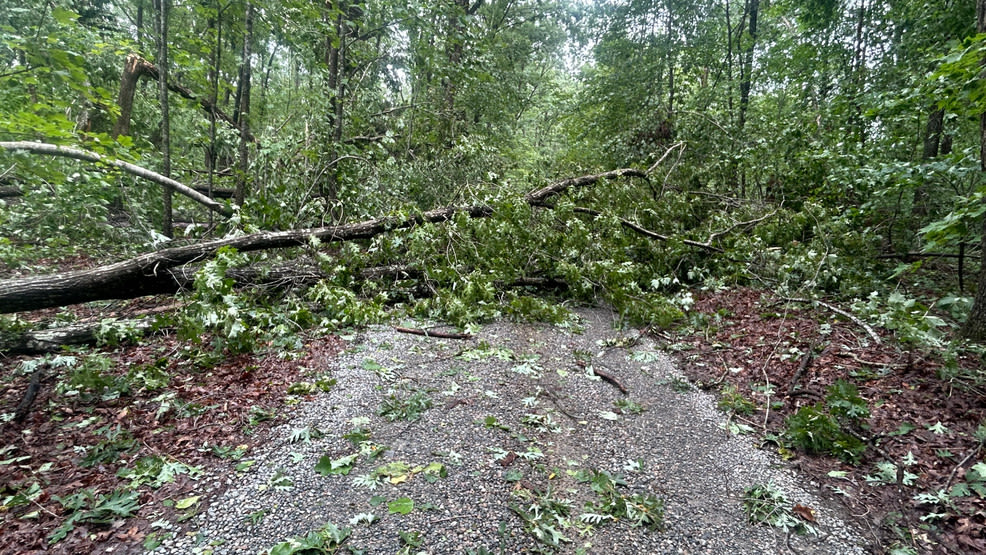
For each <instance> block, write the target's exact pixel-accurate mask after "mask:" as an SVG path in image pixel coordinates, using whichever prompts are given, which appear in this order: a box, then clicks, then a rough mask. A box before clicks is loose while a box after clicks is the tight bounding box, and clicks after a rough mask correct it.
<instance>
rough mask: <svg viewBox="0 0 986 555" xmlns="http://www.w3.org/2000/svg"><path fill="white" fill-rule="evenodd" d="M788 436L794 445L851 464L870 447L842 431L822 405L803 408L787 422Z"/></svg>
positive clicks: (785, 432) (785, 433)
mask: <svg viewBox="0 0 986 555" xmlns="http://www.w3.org/2000/svg"><path fill="white" fill-rule="evenodd" d="M784 437H785V438H787V440H788V441H790V442H791V445H792V446H793V447H795V448H797V449H801V450H803V451H806V452H808V453H812V454H829V455H834V456H836V457H838V458H840V459H842V460H843V461H846V462H850V463H853V464H855V463H857V462H859V458H860V457H861V456H862V455H863V452H864V451H866V444H865V443H863V442H862V441H860V440H859V439H858V438H856V437H855V436H852V435H850V434H848V433H846V432H844V431H843V430H842V428H840V427H839V424H838V423H837V422H836V421H835V419H833V418H832V417H831V416H830V415H829V414H828V413H826V412H825V411H824V410H822V407H821V405H820V404H817V403H816V404H814V405H810V406H805V407H801V408H800V409H798V412H796V413H794V414H793V415H791V416H789V417H788V418H787V420H786V429H785V430H784Z"/></svg>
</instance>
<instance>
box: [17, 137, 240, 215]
mask: <svg viewBox="0 0 986 555" xmlns="http://www.w3.org/2000/svg"><path fill="white" fill-rule="evenodd" d="M0 148H2V149H6V150H26V151H28V152H30V153H32V154H44V155H48V156H62V157H64V158H72V159H73V160H83V161H85V162H95V163H97V164H107V165H109V166H114V167H116V168H119V169H121V170H123V171H125V172H127V173H129V174H132V175H136V176H137V177H142V178H144V179H146V180H148V181H153V182H154V183H157V184H158V185H161V186H164V187H167V188H168V189H171V190H173V191H175V192H176V193H179V194H182V195H185V196H186V197H188V198H190V199H192V200H194V201H195V202H197V203H199V204H201V205H203V206H205V207H206V208H208V209H209V210H212V211H213V212H216V213H218V214H222V215H223V216H226V217H227V218H228V217H230V216H232V215H233V211H232V210H231V209H230V208H229V207H227V206H226V205H225V204H221V203H218V202H216V201H215V200H213V199H211V198H209V197H207V196H205V195H203V194H202V193H200V192H198V191H196V190H195V189H192V188H191V187H188V186H186V185H184V184H182V183H179V182H178V181H175V180H174V179H171V178H170V177H165V176H163V175H161V174H159V173H155V172H152V171H151V170H149V169H147V168H142V167H140V166H138V165H135V164H131V163H130V162H124V161H123V160H116V159H113V158H106V157H104V156H102V155H100V154H97V153H95V152H90V151H88V150H80V149H77V148H71V147H67V146H61V145H53V144H48V143H32V142H27V141H14V142H6V141H4V142H0Z"/></svg>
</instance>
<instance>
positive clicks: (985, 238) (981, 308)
mask: <svg viewBox="0 0 986 555" xmlns="http://www.w3.org/2000/svg"><path fill="white" fill-rule="evenodd" d="M976 32H978V33H980V34H982V33H986V0H978V1H977V2H976ZM980 64H981V65H986V60H981V61H980ZM979 169H980V171H983V172H986V110H984V111H983V112H982V113H981V114H980V116H979ZM981 232H982V237H981V238H980V243H979V245H980V247H979V248H980V251H981V252H983V253H986V217H983V222H982V230H981ZM962 335H963V336H964V337H966V338H968V339H972V340H975V341H983V340H986V260H982V262H981V266H980V268H979V280H978V288H977V289H976V297H975V299H974V301H973V303H972V310H971V311H970V312H969V318H968V319H967V320H966V321H965V325H964V326H963V327H962Z"/></svg>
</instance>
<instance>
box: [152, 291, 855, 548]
mask: <svg viewBox="0 0 986 555" xmlns="http://www.w3.org/2000/svg"><path fill="white" fill-rule="evenodd" d="M577 313H578V315H579V316H580V321H579V322H578V324H577V325H574V326H567V327H561V326H550V325H540V324H517V323H510V322H498V323H495V324H490V325H487V326H484V327H483V328H482V329H481V330H480V331H479V332H478V333H476V334H475V335H474V337H473V338H472V339H468V340H455V339H438V338H433V337H420V336H416V335H410V334H406V333H398V332H397V331H395V330H394V329H393V328H391V327H383V326H378V327H371V328H370V329H368V330H365V331H364V332H362V333H360V334H359V335H358V336H356V337H353V338H352V339H351V340H350V348H349V350H348V351H347V352H346V353H345V354H344V355H342V356H340V357H338V358H336V359H332V360H327V361H324V368H317V369H314V370H318V371H331V373H332V376H333V377H334V378H335V379H336V380H337V383H336V385H335V386H334V387H333V388H332V389H331V390H330V391H329V392H327V393H322V394H319V395H316V396H312V397H309V398H308V400H306V401H305V402H304V403H302V404H300V405H298V406H296V407H295V408H294V412H293V413H292V416H291V421H290V422H289V423H287V424H285V425H282V426H279V427H277V428H275V429H274V430H272V432H271V434H270V437H269V440H268V441H267V442H265V445H264V447H263V448H261V449H257V450H254V451H253V452H251V453H250V454H249V455H248V456H247V459H249V460H252V461H255V462H254V463H253V464H252V466H250V467H249V469H247V470H245V471H243V472H240V473H232V472H231V473H229V474H226V475H222V476H212V477H210V478H203V479H202V480H201V490H202V493H203V499H204V500H206V501H207V507H208V508H207V509H204V510H203V511H201V513H200V514H199V515H198V516H196V517H194V518H192V519H190V520H188V521H186V522H185V523H183V524H182V525H181V526H183V528H180V529H179V528H177V527H176V528H175V532H176V533H175V537H174V538H173V539H170V540H167V541H166V542H165V543H164V544H163V545H162V546H161V547H159V548H158V549H157V550H156V551H155V552H154V553H164V554H176V555H177V554H182V555H184V554H189V553H212V554H215V555H220V554H232V553H237V554H238V553H250V554H255V553H266V552H267V550H269V549H270V548H271V547H272V546H274V545H275V544H276V543H277V542H280V541H283V540H285V539H286V538H288V537H292V536H302V535H305V534H307V533H308V532H310V531H313V530H316V529H319V528H320V527H322V526H324V525H326V524H327V523H334V524H336V525H338V526H339V527H340V528H342V527H348V528H351V529H352V530H351V534H350V535H349V537H348V538H347V539H346V540H345V543H344V545H345V546H346V547H348V548H349V549H350V550H351V551H352V552H354V553H367V554H384V553H386V554H394V553H408V554H414V553H434V554H445V553H450V554H451V553H455V554H461V553H505V554H513V553H537V552H542V551H544V552H552V551H554V552H558V553H598V554H608V553H612V554H637V553H639V554H659V553H668V554H672V553H673V554H685V553H687V554H699V553H708V554H730V555H737V554H758V555H759V554H763V553H820V554H821V553H824V554H833V553H837V554H853V553H866V552H867V551H866V549H865V547H864V546H865V541H864V540H863V538H862V537H861V536H860V535H859V533H858V532H857V531H856V530H855V529H854V528H853V526H852V525H851V523H850V522H848V519H847V515H845V514H844V513H843V512H840V509H838V508H837V505H835V504H832V503H830V502H828V501H826V500H825V499H824V498H823V497H824V496H823V492H822V491H820V490H819V488H818V486H817V484H813V483H810V482H809V481H808V479H807V478H805V477H804V476H801V475H798V474H796V473H795V472H793V471H792V470H790V469H788V468H786V467H785V465H784V464H783V463H782V462H781V461H780V460H779V459H778V458H777V457H775V456H773V455H772V454H770V453H768V452H765V451H761V450H758V449H756V448H755V447H754V446H753V443H752V440H751V439H750V438H749V437H748V436H733V435H731V434H730V433H729V432H728V431H726V430H725V429H724V423H725V417H724V415H722V414H721V413H720V412H718V411H717V410H716V408H715V405H716V402H715V399H714V398H713V397H711V396H710V395H707V394H705V393H702V392H700V391H697V390H695V389H694V388H692V387H690V386H689V384H688V383H687V382H686V381H685V380H684V379H683V378H681V377H680V376H679V375H678V373H677V371H676V369H675V367H674V365H673V363H672V362H671V361H670V359H669V358H668V357H667V356H666V355H665V354H664V353H662V352H660V351H659V350H657V349H656V347H655V345H654V344H653V343H652V342H651V341H650V340H649V339H647V338H640V337H639V335H638V332H636V331H635V330H628V331H621V330H618V329H616V328H614V327H613V324H614V322H615V319H616V317H615V315H614V314H612V312H610V311H607V310H604V309H582V310H579V311H578V312H577ZM595 371H598V372H599V373H600V374H603V373H605V374H607V375H609V376H612V377H613V378H615V380H616V382H618V383H619V385H622V386H624V387H625V388H626V390H627V393H626V394H624V393H622V392H621V391H620V389H619V388H618V386H617V384H616V383H614V382H612V381H607V380H603V379H600V378H599V377H598V375H596V372H595ZM618 402H619V404H620V406H617V404H616V403H618ZM429 403H430V408H425V406H426V405H428V404H429ZM387 407H389V408H390V411H389V413H388V414H385V415H381V412H382V410H383V409H384V408H387ZM637 408H641V409H643V410H642V411H638V410H635V409H637ZM416 412H419V413H420V414H419V417H418V418H417V419H416V420H408V419H403V418H401V417H405V416H412V417H413V416H414V413H416ZM387 416H392V417H397V419H395V420H390V419H389V418H388V417H387ZM302 429H308V430H310V433H309V435H310V436H318V435H319V434H318V432H321V433H322V434H324V435H322V436H321V437H313V438H310V439H309V440H300V441H298V440H299V439H300V438H299V437H298V436H299V435H301V432H299V430H302ZM316 429H317V431H318V432H313V430H316ZM353 432H356V433H353ZM344 435H345V436H348V438H347V437H343V436H344ZM292 436H294V438H292ZM292 439H295V441H292ZM360 442H362V450H361V449H360V448H359V447H357V445H358V444H359V443H360ZM352 455H355V456H352ZM347 457H348V458H347ZM320 461H323V463H325V464H324V468H323V470H335V473H329V474H327V475H324V476H323V475H321V474H320V473H319V472H316V465H317V464H318V463H319V462H320ZM330 461H332V462H334V466H335V468H334V469H333V468H331V466H332V465H331V464H329V462H330ZM248 464H249V463H248ZM593 471H596V472H601V471H604V472H606V473H608V475H609V476H612V477H616V476H618V475H622V476H623V480H624V481H625V482H626V483H625V485H620V486H618V487H617V488H616V492H617V495H616V497H615V499H617V500H619V499H634V497H633V496H637V497H636V499H637V500H640V499H647V498H648V497H647V496H652V497H650V499H652V500H654V499H655V498H656V499H659V500H661V501H662V502H663V527H662V528H661V529H653V528H651V527H647V526H638V527H634V526H632V525H631V521H630V520H629V519H627V518H625V517H621V518H615V519H614V518H611V517H610V516H607V515H608V514H610V513H607V512H606V510H605V508H601V500H602V499H606V498H604V497H603V496H602V495H601V494H599V493H597V492H595V491H593V489H592V488H591V485H592V484H591V483H589V482H586V481H585V480H586V478H587V477H589V476H593ZM344 472H345V473H344ZM595 476H597V477H598V476H600V474H595ZM755 484H770V485H771V486H772V488H773V489H774V490H775V491H779V492H782V493H783V495H784V497H785V499H786V500H787V506H788V507H791V506H793V505H794V504H800V505H802V506H803V507H806V508H810V509H811V510H812V511H813V514H814V518H815V520H816V523H815V524H813V525H812V528H813V530H812V531H810V532H808V533H804V534H795V533H792V534H786V533H785V532H783V531H782V530H779V529H778V528H775V527H770V526H765V525H760V524H751V523H750V522H748V518H747V516H746V513H745V511H744V507H743V494H744V490H745V489H746V488H748V487H749V486H752V485H755ZM610 499H614V498H610ZM412 503H413V507H412V505H411V504H412ZM586 503H595V504H596V507H595V508H594V509H592V510H589V509H587V508H586ZM616 506H617V507H619V506H620V505H619V504H618V503H617V505H616ZM511 507H514V508H511ZM566 508H567V510H566ZM652 508H653V507H652ZM405 512H406V514H404V513H405ZM566 513H567V514H566ZM586 513H591V514H596V515H597V517H596V518H595V520H598V522H594V520H593V517H585V518H583V515H584V514H586ZM520 514H524V515H526V516H527V521H525V519H523V518H522V517H521V516H520ZM358 515H362V516H358ZM368 515H373V517H372V519H373V522H372V523H370V524H368V523H367V520H369V519H370V517H369V516H368ZM538 531H540V532H541V533H542V534H543V536H544V539H545V540H546V541H548V542H549V543H550V542H551V540H552V539H553V538H554V539H555V540H556V541H557V543H558V544H559V545H558V547H551V548H549V547H548V546H547V545H546V544H545V542H542V541H539V540H538V539H537V538H536V537H535V535H536V533H537V532H538ZM555 532H556V533H557V534H559V535H560V536H561V537H558V536H553V535H552V534H553V533H555ZM402 535H403V536H404V538H406V539H402ZM414 544H416V545H414ZM342 552H345V550H343V551H342Z"/></svg>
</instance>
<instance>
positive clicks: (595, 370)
mask: <svg viewBox="0 0 986 555" xmlns="http://www.w3.org/2000/svg"><path fill="white" fill-rule="evenodd" d="M592 373H593V374H595V375H597V376H599V377H600V378H602V379H603V380H605V381H607V382H609V383H611V384H613V385H614V386H616V388H617V389H619V390H620V392H621V393H623V394H624V395H626V394H627V393H629V391H627V388H626V386H625V385H623V383H622V382H620V380H618V379H616V376H614V375H612V374H610V373H609V372H604V371H602V370H600V369H598V368H596V367H595V366H593V367H592Z"/></svg>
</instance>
